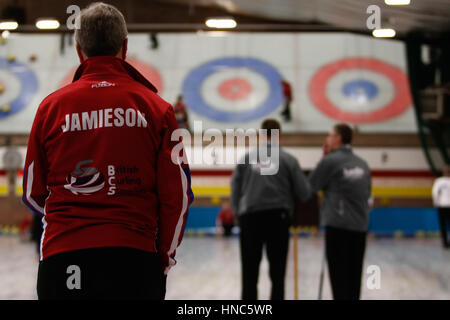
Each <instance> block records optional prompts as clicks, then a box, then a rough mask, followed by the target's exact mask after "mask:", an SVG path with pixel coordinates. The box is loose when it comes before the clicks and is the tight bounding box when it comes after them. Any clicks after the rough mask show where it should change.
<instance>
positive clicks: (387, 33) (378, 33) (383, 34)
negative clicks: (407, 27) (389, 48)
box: [372, 29, 395, 38]
mask: <svg viewBox="0 0 450 320" xmlns="http://www.w3.org/2000/svg"><path fill="white" fill-rule="evenodd" d="M372 35H373V36H374V37H376V38H392V37H395V30H394V29H375V30H373V31H372Z"/></svg>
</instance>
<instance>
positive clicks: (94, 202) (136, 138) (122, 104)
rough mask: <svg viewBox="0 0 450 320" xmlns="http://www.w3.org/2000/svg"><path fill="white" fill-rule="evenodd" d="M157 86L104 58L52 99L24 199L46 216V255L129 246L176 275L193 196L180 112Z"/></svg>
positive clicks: (40, 118) (44, 109) (84, 67)
mask: <svg viewBox="0 0 450 320" xmlns="http://www.w3.org/2000/svg"><path fill="white" fill-rule="evenodd" d="M156 92H157V91H156V89H155V87H154V86H153V85H152V84H151V83H150V82H149V81H147V80H146V79H145V78H144V77H143V76H142V75H141V74H140V73H139V72H138V71H137V70H136V69H134V68H133V67H132V66H131V65H129V64H128V63H127V62H125V61H123V60H122V59H119V58H116V57H109V56H101V57H92V58H89V59H87V60H85V61H84V62H83V63H82V64H81V65H80V66H79V68H78V70H77V71H76V73H75V76H74V80H73V82H72V83H71V84H69V85H68V86H66V87H63V88H62V89H60V90H57V91H56V92H54V93H52V94H50V95H49V96H48V97H47V98H45V99H44V101H42V103H41V105H40V106H39V108H38V110H37V113H36V116H35V119H34V123H33V127H32V129H31V133H30V137H29V141H28V150H27V157H26V162H25V170H24V177H23V178H24V180H23V190H24V194H23V201H24V203H25V204H26V205H27V206H28V207H29V208H30V209H32V210H33V211H34V212H35V213H37V214H40V215H41V216H42V218H43V219H42V222H43V227H44V231H43V236H42V240H41V260H43V259H46V258H48V257H50V256H52V255H54V254H57V253H60V252H65V251H71V250H79V249H86V248H95V247H112V246H119V247H131V248H136V249H140V250H144V251H148V252H159V254H160V256H161V258H162V262H163V264H164V266H165V272H166V273H167V271H168V269H169V268H170V266H172V265H174V264H175V263H176V262H175V260H174V256H175V250H176V248H177V247H178V246H179V244H180V243H181V240H182V237H183V231H184V227H185V224H186V218H187V214H188V208H189V205H190V204H191V203H192V201H193V194H192V191H191V181H190V171H189V165H188V164H187V161H183V160H184V159H185V158H184V156H185V155H184V154H183V152H184V149H183V148H182V144H181V143H182V142H181V139H180V140H175V141H172V140H173V139H172V138H171V136H172V132H173V131H174V130H175V129H177V128H178V126H177V122H176V120H175V116H174V112H173V108H172V106H171V105H170V104H169V103H167V102H165V101H164V100H163V99H162V98H160V97H159V96H158V95H157V94H156ZM174 147H177V148H175V149H177V150H181V151H180V152H179V154H175V153H174V151H173V149H174ZM175 149H174V150H175Z"/></svg>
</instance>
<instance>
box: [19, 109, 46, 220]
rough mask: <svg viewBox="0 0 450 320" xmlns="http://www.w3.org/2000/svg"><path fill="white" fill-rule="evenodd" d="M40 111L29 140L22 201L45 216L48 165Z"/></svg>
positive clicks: (35, 211)
mask: <svg viewBox="0 0 450 320" xmlns="http://www.w3.org/2000/svg"><path fill="white" fill-rule="evenodd" d="M40 110H41V108H39V109H38V111H37V113H36V117H35V119H34V122H33V127H32V128H31V132H30V136H29V139H28V147H27V156H26V159H25V168H24V174H23V196H22V201H23V202H24V203H25V204H26V205H27V206H28V207H29V208H30V209H31V210H32V211H33V212H34V213H35V214H37V215H39V216H43V215H44V207H45V200H46V199H47V197H48V195H49V191H48V189H47V171H48V164H47V159H46V155H45V150H44V145H43V139H42V128H43V121H42V119H43V117H42V115H41V112H40Z"/></svg>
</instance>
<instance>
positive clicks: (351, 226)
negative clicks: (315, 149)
mask: <svg viewBox="0 0 450 320" xmlns="http://www.w3.org/2000/svg"><path fill="white" fill-rule="evenodd" d="M352 135H353V133H352V129H351V128H350V127H349V126H348V125H346V124H337V125H335V126H334V127H333V128H332V129H331V130H330V132H329V134H328V137H327V139H326V141H325V144H324V147H323V148H324V157H323V158H322V159H321V161H320V162H319V164H318V165H317V167H316V169H315V170H314V171H313V172H312V173H311V174H310V175H309V182H310V184H311V189H312V192H317V191H318V190H323V191H324V198H323V204H322V207H321V210H320V224H321V226H322V227H325V245H326V257H327V260H328V271H329V275H330V280H331V287H332V291H333V297H334V299H336V300H340V299H345V300H358V299H359V296H360V289H361V274H362V267H363V260H364V251H365V246H366V233H367V227H368V220H369V219H368V215H369V203H368V202H369V199H370V193H371V178H370V169H369V167H368V165H367V163H366V162H365V161H364V160H363V159H361V158H360V157H358V156H356V155H355V154H353V152H352V148H351V145H350V143H351V141H352Z"/></svg>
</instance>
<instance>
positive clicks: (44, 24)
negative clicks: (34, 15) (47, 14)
mask: <svg viewBox="0 0 450 320" xmlns="http://www.w3.org/2000/svg"><path fill="white" fill-rule="evenodd" d="M36 28H38V29H58V28H59V21H58V20H55V19H40V20H38V21H37V22H36Z"/></svg>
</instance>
